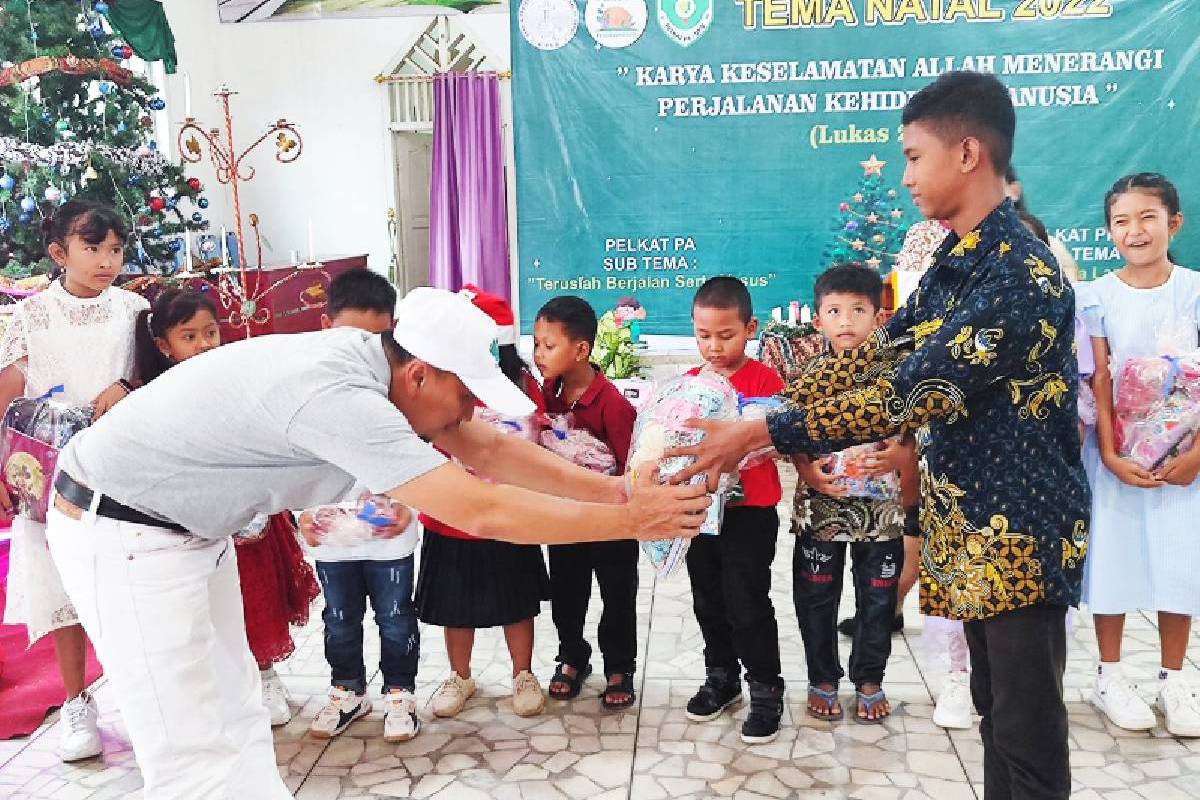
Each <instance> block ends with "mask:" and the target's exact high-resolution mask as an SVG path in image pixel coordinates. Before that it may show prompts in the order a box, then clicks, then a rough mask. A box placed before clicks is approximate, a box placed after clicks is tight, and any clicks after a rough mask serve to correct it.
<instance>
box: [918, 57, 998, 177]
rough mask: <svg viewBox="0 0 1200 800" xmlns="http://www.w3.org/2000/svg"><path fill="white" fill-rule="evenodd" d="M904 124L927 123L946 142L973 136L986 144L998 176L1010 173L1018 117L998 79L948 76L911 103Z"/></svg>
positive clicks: (971, 74) (958, 74)
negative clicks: (1008, 171)
mask: <svg viewBox="0 0 1200 800" xmlns="http://www.w3.org/2000/svg"><path fill="white" fill-rule="evenodd" d="M900 120H901V123H902V124H904V125H909V124H911V123H913V122H924V123H926V124H927V125H929V127H930V128H932V129H933V130H934V131H936V132H937V134H938V136H939V137H941V138H942V139H943V140H944V141H958V140H961V139H965V138H966V137H968V136H972V137H974V138H976V139H978V140H979V141H980V142H982V143H983V146H984V148H985V149H987V151H988V155H989V156H990V158H991V160H992V167H993V168H994V169H995V170H996V173H997V174H998V175H1003V174H1004V173H1005V172H1006V171H1007V170H1008V167H1009V162H1010V161H1011V160H1012V151H1013V138H1014V137H1015V136H1016V131H1017V113H1016V111H1015V110H1013V104H1012V97H1011V96H1010V95H1009V93H1008V89H1007V88H1005V86H1004V84H1003V83H1001V82H1000V80H999V79H998V78H997V77H996V76H995V75H988V74H985V73H981V72H966V71H962V72H947V73H945V74H943V75H942V76H941V77H939V78H938V79H937V80H936V81H934V82H933V83H931V84H929V85H928V86H926V87H925V88H924V89H922V90H921V91H919V92H917V93H916V94H915V95H913V96H912V97H911V98H910V99H909V101H908V105H906V106H905V107H904V114H903V116H901V118H900Z"/></svg>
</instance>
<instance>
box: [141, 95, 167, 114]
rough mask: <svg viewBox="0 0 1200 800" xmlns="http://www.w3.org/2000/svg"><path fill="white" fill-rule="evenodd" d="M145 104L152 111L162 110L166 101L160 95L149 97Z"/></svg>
mask: <svg viewBox="0 0 1200 800" xmlns="http://www.w3.org/2000/svg"><path fill="white" fill-rule="evenodd" d="M146 105H147V106H149V107H150V108H151V109H152V110H154V111H162V110H163V109H164V108H166V107H167V103H166V101H165V100H163V99H162V98H161V97H152V98H150V102H149V103H147V104H146Z"/></svg>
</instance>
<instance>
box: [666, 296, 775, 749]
mask: <svg viewBox="0 0 1200 800" xmlns="http://www.w3.org/2000/svg"><path fill="white" fill-rule="evenodd" d="M692 328H693V330H694V331H695V334H696V345H697V347H699V349H700V355H702V356H703V357H704V360H705V361H706V362H707V364H708V367H709V368H711V369H713V370H715V371H716V372H718V373H720V374H721V375H724V376H725V377H726V378H728V379H729V382H730V383H732V384H733V388H735V389H737V391H738V394H740V395H741V396H743V397H770V396H771V395H775V394H778V393H779V392H781V391H783V381H782V380H781V379H780V377H779V374H778V373H777V372H775V370H773V369H771V368H770V367H768V366H766V365H765V364H763V363H762V362H759V361H755V360H754V359H752V358H749V357H747V356H746V342H747V341H749V340H750V339H752V338H754V334H755V332H756V331H757V330H758V321H757V320H756V319H754V317H753V316H752V313H751V306H750V292H749V291H748V290H747V289H746V285H745V284H744V283H742V282H741V281H740V280H738V279H737V278H724V277H723V278H712V279H711V280H709V281H707V282H705V284H704V285H703V286H701V287H700V289H699V291H697V292H696V296H695V298H694V299H693V300H692ZM700 369H701V368H700V367H697V368H695V369H693V370H691V372H690V373H689V374H691V375H695V374H697V373H699V372H700ZM740 477H741V484H742V489H743V492H744V494H745V496H744V498H742V499H740V500H738V501H737V502H736V503H735V504H732V505H730V506H727V507H726V509H725V517H724V520H723V522H722V523H721V532H720V534H719V535H717V536H697V537H696V538H695V539H693V540H692V545H691V547H690V549H689V550H688V554H687V565H688V575H689V577H690V578H691V582H692V607H693V609H694V610H695V612H696V621H697V622H699V623H700V632H701V634H702V635H703V636H704V666H705V669H706V672H707V675H708V677H707V680H705V682H704V685H702V686H701V687H700V689H699V691H697V692H696V694H695V696H694V697H692V699H691V700H690V701H689V702H688V704H687V716H688V719H691V720H693V721H696V722H707V721H708V720H711V719H716V718H717V717H719V716H720V715H721V713H722V712H724V711H725V709H727V708H729V707H730V706H732V705H734V704H735V703H737V702H739V701H740V700H741V698H742V677H741V672H742V667H745V670H746V682H747V684H748V685H749V688H750V713H749V715H748V716H747V717H746V720H745V722H744V723H743V724H742V741H743V742H746V743H747V744H761V743H765V742H770V741H774V739H775V737H776V736H778V735H779V720H780V717H781V716H782V715H783V688H784V684H783V678H782V677H781V676H780V665H779V630H778V627H777V626H776V624H775V607H774V606H773V605H772V604H771V562H772V561H773V560H774V559H775V539H776V536H777V535H778V533H779V514H778V512H777V511H776V509H775V506H776V505H777V504H778V503H779V500H780V498H781V497H782V495H783V489H782V487H781V485H780V483H779V472H778V471H777V470H776V469H775V462H774V461H767V462H765V463H763V464H760V465H758V466H755V467H752V468H750V469H746V470H742V472H741V476H740Z"/></svg>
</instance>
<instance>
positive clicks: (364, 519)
mask: <svg viewBox="0 0 1200 800" xmlns="http://www.w3.org/2000/svg"><path fill="white" fill-rule="evenodd" d="M312 515H313V521H314V522H315V523H316V526H317V532H318V535H319V536H320V539H321V544H328V545H334V546H336V547H351V546H353V545H357V544H362V543H363V542H369V541H371V540H372V539H373V538H375V536H376V534H377V532H378V531H379V530H380V529H382V528H392V527H399V528H406V527H408V525H409V523H410V522H412V512H411V511H409V509H408V506H406V505H404V504H403V503H401V502H399V501H398V500H393V499H391V498H390V497H387V496H385V495H378V494H369V493H365V492H364V493H363V494H362V496H360V497H359V499H358V502H357V503H337V504H334V505H326V506H317V507H316V508H314V509H312Z"/></svg>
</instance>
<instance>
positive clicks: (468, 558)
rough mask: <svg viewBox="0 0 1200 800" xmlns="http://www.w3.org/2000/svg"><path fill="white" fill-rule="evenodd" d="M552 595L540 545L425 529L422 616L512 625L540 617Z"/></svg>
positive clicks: (459, 624)
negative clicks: (457, 537)
mask: <svg viewBox="0 0 1200 800" xmlns="http://www.w3.org/2000/svg"><path fill="white" fill-rule="evenodd" d="M549 599H550V578H549V576H548V575H547V574H546V564H545V562H544V561H543V560H542V548H541V547H539V546H538V545H534V544H512V543H510V542H498V541H495V540H494V539H455V538H453V537H450V536H442V535H441V534H438V533H435V532H433V531H430V530H426V531H425V532H424V541H423V542H422V544H421V563H420V572H419V575H418V577H417V600H416V605H417V616H418V617H419V618H420V620H421V622H424V623H425V624H427V625H437V626H439V627H442V628H493V627H496V626H500V625H511V624H512V623H514V622H520V621H521V620H524V619H530V618H532V617H536V616H537V615H538V612H540V611H541V607H542V601H543V600H549Z"/></svg>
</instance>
